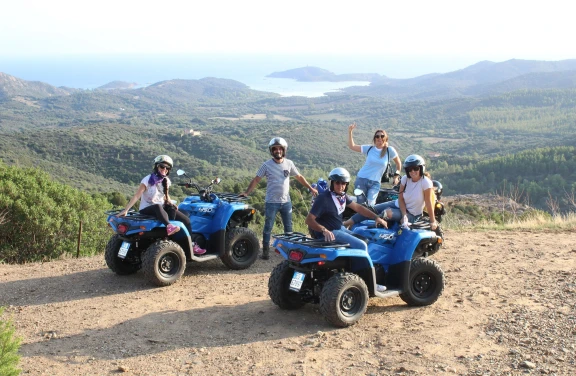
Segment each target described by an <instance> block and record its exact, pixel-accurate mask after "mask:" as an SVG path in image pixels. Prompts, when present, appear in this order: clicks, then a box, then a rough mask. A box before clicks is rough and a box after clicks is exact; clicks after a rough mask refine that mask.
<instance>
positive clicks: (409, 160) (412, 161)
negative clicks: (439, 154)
mask: <svg viewBox="0 0 576 376" xmlns="http://www.w3.org/2000/svg"><path fill="white" fill-rule="evenodd" d="M410 167H418V168H419V169H420V176H424V173H425V172H426V161H424V158H422V157H421V156H419V155H418V154H412V155H409V156H408V157H406V160H405V161H404V171H406V175H408V176H410V174H409V173H408V171H407V169H408V168H410Z"/></svg>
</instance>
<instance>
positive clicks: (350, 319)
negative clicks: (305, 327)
mask: <svg viewBox="0 0 576 376" xmlns="http://www.w3.org/2000/svg"><path fill="white" fill-rule="evenodd" d="M368 296H369V295H368V287H366V283H364V280H363V279H362V278H360V277H359V276H358V275H356V274H353V273H338V274H335V275H333V276H332V277H330V279H328V281H327V282H326V284H324V288H323V289H322V292H321V293H320V312H321V313H322V315H323V316H324V318H325V319H326V321H328V322H329V323H330V324H332V325H334V326H337V327H341V328H345V327H347V326H350V325H354V324H355V323H356V322H357V321H358V320H360V318H361V317H362V315H364V312H366V307H368Z"/></svg>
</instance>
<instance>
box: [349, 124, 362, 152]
mask: <svg viewBox="0 0 576 376" xmlns="http://www.w3.org/2000/svg"><path fill="white" fill-rule="evenodd" d="M355 128H356V123H352V124H350V125H349V126H348V147H349V148H350V150H354V151H357V152H359V153H361V152H362V147H361V146H360V145H356V144H355V143H354V137H353V136H352V132H354V129H355Z"/></svg>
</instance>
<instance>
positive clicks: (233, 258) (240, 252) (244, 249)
mask: <svg viewBox="0 0 576 376" xmlns="http://www.w3.org/2000/svg"><path fill="white" fill-rule="evenodd" d="M259 252H260V244H259V243H258V237H257V236H256V234H255V233H254V231H252V230H250V229H249V228H245V227H235V228H232V229H230V230H229V231H227V232H226V243H225V246H224V254H223V255H222V257H221V259H222V263H224V265H226V266H227V267H228V268H230V269H232V270H241V269H247V268H249V267H250V266H252V264H254V262H256V259H257V258H258V253H259Z"/></svg>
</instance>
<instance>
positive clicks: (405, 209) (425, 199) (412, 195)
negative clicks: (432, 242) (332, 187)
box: [344, 154, 438, 230]
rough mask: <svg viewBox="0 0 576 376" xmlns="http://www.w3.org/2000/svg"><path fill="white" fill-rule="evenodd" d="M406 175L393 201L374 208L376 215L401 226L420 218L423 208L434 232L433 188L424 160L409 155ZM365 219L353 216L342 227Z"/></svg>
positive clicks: (435, 223)
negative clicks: (399, 223)
mask: <svg viewBox="0 0 576 376" xmlns="http://www.w3.org/2000/svg"><path fill="white" fill-rule="evenodd" d="M404 171H406V175H405V176H403V177H402V179H401V180H400V192H399V193H398V199H397V200H395V201H389V202H384V203H382V204H378V205H376V206H375V207H374V208H375V209H376V212H377V213H383V212H384V214H383V215H382V217H383V218H384V219H386V220H389V221H395V222H398V221H402V223H403V224H406V225H407V224H408V223H414V222H415V221H417V220H419V219H420V217H422V214H423V211H424V207H426V211H427V212H428V213H429V215H430V228H431V229H432V230H436V228H437V227H438V222H436V218H435V217H434V206H433V203H434V200H435V199H434V186H433V183H432V180H430V174H428V173H427V172H426V162H425V161H424V158H422V157H421V156H419V155H417V154H412V155H409V156H408V157H407V158H406V160H405V161H404ZM365 219H366V218H364V217H362V216H361V215H358V214H354V215H353V216H352V217H351V218H350V219H349V220H348V221H346V222H344V226H346V227H349V226H351V225H353V224H354V223H358V222H361V221H363V220H365Z"/></svg>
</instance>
